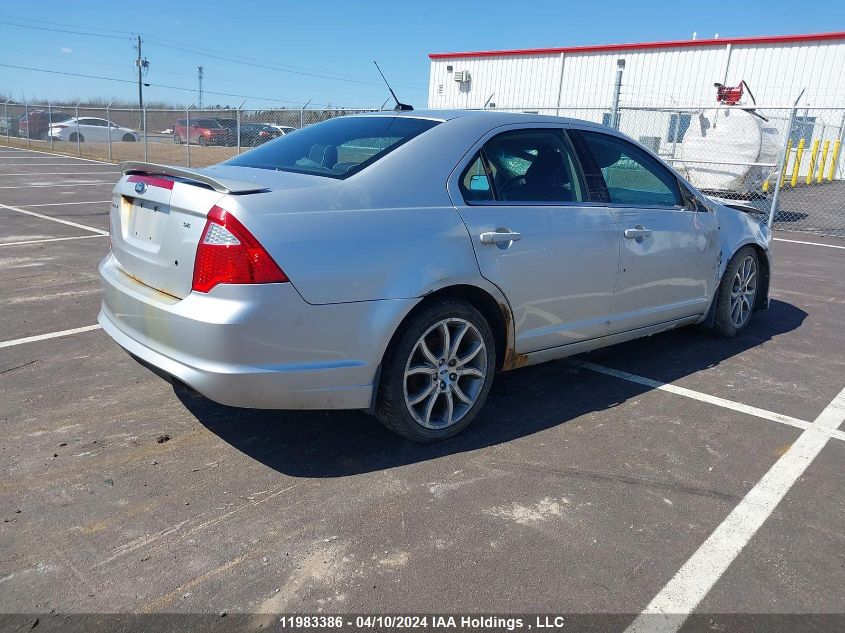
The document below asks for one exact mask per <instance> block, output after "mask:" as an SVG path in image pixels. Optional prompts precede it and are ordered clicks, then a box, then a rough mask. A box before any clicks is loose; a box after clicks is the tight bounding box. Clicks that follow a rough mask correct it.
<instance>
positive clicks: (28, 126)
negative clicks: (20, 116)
mask: <svg viewBox="0 0 845 633" xmlns="http://www.w3.org/2000/svg"><path fill="white" fill-rule="evenodd" d="M23 109H24V114H25V115H26V146H27V147H32V125H31V123H32V121H30V120H29V101H24V102H23ZM18 136H20V128H18Z"/></svg>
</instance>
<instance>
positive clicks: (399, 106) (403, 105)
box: [373, 60, 414, 112]
mask: <svg viewBox="0 0 845 633" xmlns="http://www.w3.org/2000/svg"><path fill="white" fill-rule="evenodd" d="M373 63H374V64H375V65H376V70H378V74H379V75H381V78H382V80H383V81H384V85H385V86H387V89H388V90H390V96H392V97H393V100H394V101H395V102H396V106H395V107H394V108H393V109H394V110H396V111H397V112H402V111H405V110H413V109H414V107H413V106H409V105H408V104H407V103H402V102H400V101H399V99H397V98H396V93H395V92H393V88H391V87H390V84H389V83H387V79H386V78H385V76H384V73H383V72H381V68H379V67H378V62H376V60H373Z"/></svg>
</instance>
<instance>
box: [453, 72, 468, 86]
mask: <svg viewBox="0 0 845 633" xmlns="http://www.w3.org/2000/svg"><path fill="white" fill-rule="evenodd" d="M452 78H453V79H454V80H455V81H457V82H458V83H461V84H465V83H469V80H470V76H469V71H468V70H456V71H455V74H454V76H453V77H452Z"/></svg>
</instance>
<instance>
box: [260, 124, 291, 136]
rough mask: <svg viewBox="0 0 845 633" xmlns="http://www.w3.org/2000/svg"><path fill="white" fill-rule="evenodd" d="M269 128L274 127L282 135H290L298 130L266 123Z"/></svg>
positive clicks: (288, 126)
mask: <svg viewBox="0 0 845 633" xmlns="http://www.w3.org/2000/svg"><path fill="white" fill-rule="evenodd" d="M267 125H269V126H270V127H274V128H276V129H277V130H279V132H281V133H282V134H290V133H291V132H296V130H297V129H298V128H295V127H291V126H290V125H276V124H275V123H268V124H267Z"/></svg>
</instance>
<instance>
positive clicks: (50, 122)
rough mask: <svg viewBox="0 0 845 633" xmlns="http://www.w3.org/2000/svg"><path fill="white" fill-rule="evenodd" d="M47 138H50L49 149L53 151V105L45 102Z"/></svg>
mask: <svg viewBox="0 0 845 633" xmlns="http://www.w3.org/2000/svg"><path fill="white" fill-rule="evenodd" d="M47 138H48V139H49V140H50V151H51V152H52V151H53V106H52V104H51V103H50V102H49V101H48V102H47Z"/></svg>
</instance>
